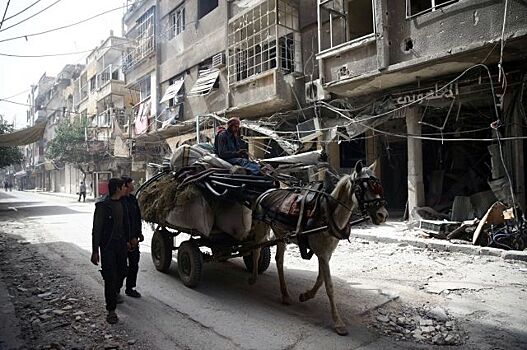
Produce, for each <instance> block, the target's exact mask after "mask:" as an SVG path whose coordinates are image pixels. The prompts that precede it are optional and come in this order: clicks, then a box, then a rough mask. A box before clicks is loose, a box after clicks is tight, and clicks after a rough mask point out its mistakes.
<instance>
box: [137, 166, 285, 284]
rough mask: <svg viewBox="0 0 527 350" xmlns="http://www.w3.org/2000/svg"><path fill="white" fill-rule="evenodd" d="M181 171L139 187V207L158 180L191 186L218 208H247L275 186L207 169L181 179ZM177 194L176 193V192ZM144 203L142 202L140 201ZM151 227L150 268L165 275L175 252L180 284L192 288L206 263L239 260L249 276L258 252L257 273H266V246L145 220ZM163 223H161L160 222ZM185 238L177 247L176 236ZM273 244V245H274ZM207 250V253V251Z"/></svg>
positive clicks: (267, 181) (255, 178)
mask: <svg viewBox="0 0 527 350" xmlns="http://www.w3.org/2000/svg"><path fill="white" fill-rule="evenodd" d="M182 173H184V172H183V171H181V170H180V171H179V172H178V173H174V172H171V171H170V170H169V169H164V171H161V172H160V173H159V174H157V175H156V176H154V177H153V178H152V179H150V180H149V181H147V182H146V183H145V184H143V185H142V186H141V187H140V188H139V190H138V200H139V202H140V204H141V200H142V197H141V194H142V192H144V191H145V189H147V188H148V187H149V186H152V185H153V184H155V183H156V181H159V180H160V179H161V178H163V177H164V178H165V179H166V178H167V177H168V178H170V177H173V178H174V179H176V178H178V179H179V185H178V189H179V188H185V186H188V185H195V186H196V187H198V188H199V189H200V190H201V191H202V192H203V193H205V194H206V195H207V196H208V197H213V198H215V200H216V201H219V202H220V203H221V205H232V203H238V204H243V205H245V206H247V207H248V208H251V206H252V203H253V201H254V200H255V199H256V198H257V197H258V196H259V195H260V194H262V193H264V192H265V191H267V190H268V189H271V188H274V187H275V186H276V184H275V181H274V180H273V179H272V178H269V177H267V176H257V175H240V174H230V173H229V172H226V171H225V169H207V170H204V171H201V172H197V173H192V172H190V173H191V175H188V174H187V176H186V177H183V179H181V174H182ZM176 192H177V190H176ZM143 200H144V199H143ZM147 221H149V222H150V223H152V224H153V225H154V227H155V229H154V234H153V237H152V244H151V253H152V260H153V263H154V266H155V267H156V269H157V270H158V271H161V272H164V273H166V272H168V270H169V268H170V265H171V263H172V255H173V251H177V258H176V260H177V269H178V272H179V275H180V278H181V280H182V282H183V284H184V285H185V286H187V287H190V288H194V287H196V286H198V284H199V283H200V281H201V278H202V270H203V264H204V263H207V262H219V261H226V260H228V259H232V258H236V257H242V258H243V261H244V263H245V266H246V268H247V270H248V271H249V272H252V269H253V260H252V259H253V258H252V254H253V250H254V249H257V248H260V249H261V251H260V259H259V262H258V273H259V274H261V273H263V272H264V271H266V270H267V269H268V267H269V265H270V262H271V251H270V246H271V245H272V244H269V242H263V243H256V242H255V241H253V240H251V238H249V239H247V240H244V241H239V240H236V239H235V238H233V237H231V236H230V235H228V234H226V233H224V232H221V231H218V230H213V231H211V232H210V233H208V234H205V233H203V232H200V231H199V230H196V229H195V228H188V227H182V226H180V225H176V224H175V223H174V222H172V223H169V222H167V221H166V220H156V221H154V220H152V219H150V220H147ZM161 221H163V222H161ZM182 233H184V234H187V235H189V236H190V238H188V239H185V240H183V241H182V242H180V243H179V245H178V244H177V242H176V241H177V237H178V236H180V234H182ZM274 244H275V243H274ZM205 248H208V250H209V251H207V249H205Z"/></svg>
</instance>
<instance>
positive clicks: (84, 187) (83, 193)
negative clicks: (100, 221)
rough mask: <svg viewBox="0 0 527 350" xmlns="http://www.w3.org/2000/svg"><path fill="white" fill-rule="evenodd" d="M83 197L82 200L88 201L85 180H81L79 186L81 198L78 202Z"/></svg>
mask: <svg viewBox="0 0 527 350" xmlns="http://www.w3.org/2000/svg"><path fill="white" fill-rule="evenodd" d="M81 197H82V201H83V202H86V184H85V183H84V181H81V185H80V186H79V200H78V201H77V202H80V201H81Z"/></svg>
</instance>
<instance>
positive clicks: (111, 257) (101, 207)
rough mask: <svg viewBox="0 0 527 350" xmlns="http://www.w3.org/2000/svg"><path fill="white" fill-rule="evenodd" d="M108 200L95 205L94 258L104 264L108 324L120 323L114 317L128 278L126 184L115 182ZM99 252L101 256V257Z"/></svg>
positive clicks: (95, 263) (112, 184) (120, 181)
mask: <svg viewBox="0 0 527 350" xmlns="http://www.w3.org/2000/svg"><path fill="white" fill-rule="evenodd" d="M108 191H109V194H108V196H107V197H106V198H105V199H104V200H103V201H101V202H98V203H96V204H95V213H94V214H93V229H92V255H91V262H92V263H93V264H94V265H98V264H99V258H100V261H101V269H102V270H101V273H102V277H103V279H104V298H105V300H106V310H108V315H107V316H106V321H108V323H111V324H114V323H117V321H118V317H117V314H116V313H115V308H116V306H117V294H118V290H119V288H120V287H121V286H122V283H123V280H124V277H125V275H126V250H127V247H126V242H127V229H126V226H125V224H126V222H125V211H124V208H123V204H122V202H121V197H122V195H123V194H124V189H123V181H122V180H121V179H117V178H112V179H110V181H109V182H108ZM99 251H100V253H99Z"/></svg>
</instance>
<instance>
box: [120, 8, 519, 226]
mask: <svg viewBox="0 0 527 350" xmlns="http://www.w3.org/2000/svg"><path fill="white" fill-rule="evenodd" d="M388 5H389V3H388V1H387V0H233V1H218V0H196V1H155V0H141V1H135V2H133V6H131V7H130V8H129V10H128V11H127V13H126V14H125V15H124V18H123V23H124V28H125V36H126V38H127V39H128V40H129V44H130V46H129V47H128V49H127V50H128V51H127V53H126V54H125V56H124V59H123V71H124V73H125V81H126V86H127V87H129V88H131V89H132V90H133V91H134V93H132V96H134V100H133V102H132V103H133V109H132V112H131V114H132V120H133V123H131V124H132V130H131V131H130V135H132V137H133V138H134V140H135V142H136V148H135V152H134V154H133V157H134V161H133V162H132V173H133V174H134V177H136V178H141V177H143V176H146V177H148V176H149V174H148V172H149V170H148V168H147V166H146V164H148V163H149V162H155V163H160V162H161V161H162V158H163V156H165V155H168V154H169V153H170V151H171V150H173V149H175V148H176V147H177V146H178V145H180V144H182V143H184V142H196V140H200V141H204V140H207V139H212V138H213V130H214V127H215V126H216V124H217V120H218V118H208V117H209V116H210V115H212V114H214V115H216V116H221V117H229V116H238V117H240V118H242V119H245V120H259V121H261V122H262V123H261V124H260V125H269V126H270V128H271V129H275V130H280V135H283V138H285V139H287V140H288V141H290V142H292V143H295V144H296V145H298V147H299V149H300V150H301V151H303V150H310V149H314V148H324V149H325V150H326V153H327V154H328V156H329V162H330V164H331V165H332V166H333V167H334V168H336V169H339V170H340V171H342V172H349V171H350V170H351V168H353V166H354V164H355V162H356V161H357V160H359V159H366V160H367V162H368V163H372V162H373V161H377V165H378V169H377V170H378V173H379V175H380V177H381V179H382V181H383V184H384V186H385V190H386V193H385V195H386V197H387V199H388V202H389V209H390V210H391V212H392V213H395V214H396V215H397V214H400V215H402V214H403V213H404V212H405V211H406V212H407V213H409V212H411V211H412V210H413V209H414V208H416V207H422V206H431V207H433V208H435V209H437V210H439V211H443V212H444V211H447V210H448V208H452V205H453V203H454V202H455V203H458V204H459V203H465V204H467V205H466V206H465V207H464V208H465V209H466V211H470V210H472V211H473V212H474V213H476V214H478V215H479V216H481V215H480V214H481V211H482V210H484V209H483V208H484V207H485V206H486V205H488V203H490V202H491V201H494V200H496V199H497V198H496V197H498V199H505V200H506V199H507V198H506V197H510V195H507V194H506V192H507V191H503V188H505V187H507V183H508V180H504V179H507V176H506V175H507V173H508V175H509V177H510V178H511V180H512V186H513V188H514V191H513V192H514V193H515V195H516V199H517V202H519V203H520V204H521V205H522V206H523V207H525V186H526V184H525V177H524V176H523V173H524V163H525V155H524V154H525V143H524V142H523V141H522V139H521V137H525V130H526V129H525V121H524V120H523V119H522V118H521V111H522V107H523V106H521V104H520V103H519V101H523V99H522V98H521V97H522V96H523V94H524V91H523V86H524V82H525V78H524V77H525V75H524V74H523V73H522V72H524V71H525V64H524V63H523V62H524V61H525V57H526V55H527V50H526V49H525V47H527V46H526V45H525V44H526V38H527V37H526V34H527V33H526V31H527V23H526V22H527V7H526V5H525V4H523V3H519V2H503V1H490V2H481V1H475V0H441V1H440V0H406V1H403V2H398V3H397V4H391V3H390V6H388ZM506 6H507V7H506ZM478 64H479V65H478ZM498 67H499V68H498ZM487 68H488V70H487ZM465 70H468V71H465ZM504 82H506V83H504ZM491 88H492V89H491ZM494 101H495V102H496V103H494ZM522 103H523V102H522ZM495 107H497V108H495ZM496 110H497V112H496ZM498 118H499V120H500V122H502V123H503V124H504V126H503V127H500V129H499V131H500V137H501V138H502V139H503V142H498V141H497V134H496V131H495V129H492V128H491V127H490V126H489V125H491V123H493V122H496V121H497V119H498ZM196 125H199V133H196ZM493 125H496V123H494V124H493ZM244 134H245V135H244V136H245V139H246V140H247V141H248V144H249V150H250V152H251V153H252V154H253V155H255V156H257V157H262V158H263V157H270V156H273V155H280V154H283V153H284V150H283V149H281V148H280V147H279V145H278V144H279V143H280V142H276V141H277V135H276V134H275V135H272V136H270V135H269V134H261V133H258V132H253V131H247V130H245V131H244ZM454 139H455V140H454ZM462 140H465V141H462ZM500 149H501V150H503V154H504V159H503V161H504V162H505V164H506V167H505V168H504V167H503V166H501V165H500V163H501V157H500ZM505 169H506V170H507V171H505ZM495 180H496V181H495ZM500 197H501V198H500ZM465 214H466V213H465ZM467 215H468V214H467Z"/></svg>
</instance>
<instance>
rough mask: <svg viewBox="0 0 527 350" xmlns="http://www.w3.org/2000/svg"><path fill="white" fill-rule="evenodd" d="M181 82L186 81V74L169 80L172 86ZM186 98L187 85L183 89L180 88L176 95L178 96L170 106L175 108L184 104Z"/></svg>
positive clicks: (172, 99) (170, 101)
mask: <svg viewBox="0 0 527 350" xmlns="http://www.w3.org/2000/svg"><path fill="white" fill-rule="evenodd" d="M181 80H183V81H185V74H180V75H177V76H175V77H173V78H172V79H170V80H169V83H170V85H172V84H174V83H175V82H177V81H181ZM184 96H185V83H183V84H182V85H181V87H180V88H179V91H178V92H177V93H176V96H175V97H174V98H171V99H170V100H169V101H168V106H169V107H174V106H175V105H178V104H182V103H183V98H184Z"/></svg>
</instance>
